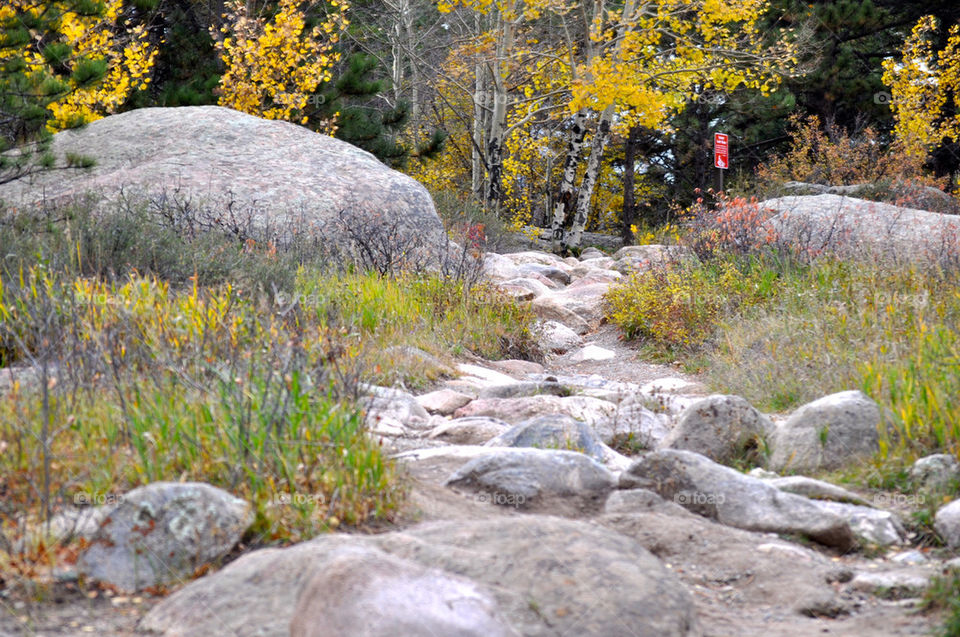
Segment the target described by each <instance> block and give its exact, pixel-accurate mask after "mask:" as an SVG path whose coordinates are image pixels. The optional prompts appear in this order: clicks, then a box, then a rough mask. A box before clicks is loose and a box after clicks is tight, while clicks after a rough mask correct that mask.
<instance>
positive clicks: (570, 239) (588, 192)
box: [560, 0, 637, 252]
mask: <svg viewBox="0 0 960 637" xmlns="http://www.w3.org/2000/svg"><path fill="white" fill-rule="evenodd" d="M602 10H603V6H602V2H601V0H596V2H595V3H594V14H595V15H600V13H599V12H600V11H602ZM636 10H637V4H636V1H635V0H627V2H626V4H625V5H624V7H623V13H622V17H621V22H620V24H619V25H618V27H617V29H616V31H617V32H618V34H619V33H622V32H623V31H624V29H625V28H626V27H627V24H629V23H630V22H632V20H633V17H634V13H635V12H636ZM596 54H597V51H595V50H594V51H590V52H589V55H596ZM619 55H620V45H619V44H617V45H616V46H615V48H614V50H613V51H612V52H611V57H613V58H614V59H616V58H618V57H619ZM614 113H615V106H614V105H613V104H611V105H610V106H607V107H606V108H605V109H603V113H601V114H600V121H599V124H598V126H597V132H596V133H595V134H594V136H593V140H592V142H591V144H590V159H589V160H588V162H587V172H586V173H585V174H584V176H583V180H582V181H581V182H580V191H579V192H578V193H577V212H576V214H575V215H574V218H573V226H572V227H571V228H570V233H569V234H568V235H567V236H566V237H564V239H563V240H562V241H561V242H560V249H561V251H564V252H566V251H567V250H568V249H570V248H579V247H580V241H581V239H582V238H583V231H584V229H585V228H586V225H587V218H588V217H589V215H590V202H591V201H592V200H593V191H594V189H595V188H596V185H597V179H598V177H599V176H600V168H601V166H602V165H603V153H604V150H605V149H606V145H607V140H608V139H609V137H610V125H611V123H612V122H613V116H614Z"/></svg>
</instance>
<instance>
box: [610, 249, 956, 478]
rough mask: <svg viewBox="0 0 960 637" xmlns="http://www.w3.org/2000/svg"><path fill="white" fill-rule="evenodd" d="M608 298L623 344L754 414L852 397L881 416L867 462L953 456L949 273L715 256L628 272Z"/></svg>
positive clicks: (952, 280) (952, 290)
mask: <svg viewBox="0 0 960 637" xmlns="http://www.w3.org/2000/svg"><path fill="white" fill-rule="evenodd" d="M608 299H609V300H610V308H611V309H610V317H611V319H612V320H613V321H614V322H615V323H616V324H618V325H619V326H620V327H621V328H622V329H623V330H624V333H625V334H626V335H627V336H632V337H634V338H637V339H639V341H640V342H641V343H643V345H644V346H645V347H646V348H647V350H648V351H651V350H652V351H653V352H655V353H657V355H659V356H662V357H663V358H669V359H670V360H676V359H678V358H679V359H680V360H681V361H683V362H684V363H685V364H686V365H687V366H688V367H692V368H697V369H698V370H699V371H702V372H703V373H704V376H705V379H706V381H707V382H708V383H709V384H710V385H711V387H712V388H714V389H715V390H717V391H721V392H725V393H733V394H739V395H741V396H743V397H745V398H746V399H747V400H749V401H750V402H751V403H753V404H754V405H755V406H757V407H758V408H759V409H763V410H767V411H775V412H778V411H789V410H792V409H794V408H796V407H798V406H799V405H801V404H803V403H806V402H808V401H811V400H814V399H816V398H819V397H821V396H824V395H826V394H830V393H833V392H837V391H842V390H847V389H862V390H863V391H864V392H865V393H867V394H868V395H870V396H871V397H872V398H873V399H874V400H876V401H877V402H878V403H880V404H881V406H882V407H884V408H886V409H888V410H889V413H890V414H891V415H892V422H893V425H894V435H892V436H890V437H889V438H887V439H885V440H884V441H883V442H882V449H881V452H880V454H879V456H878V461H880V462H884V463H886V461H888V460H889V461H891V462H889V463H888V466H889V468H890V470H895V469H894V468H895V467H902V466H903V465H904V464H905V463H907V462H910V461H912V460H914V459H916V458H917V457H920V456H922V455H926V454H929V453H935V452H944V451H946V452H951V453H960V403H957V401H956V400H955V397H956V396H957V395H958V394H960V374H958V373H957V370H958V369H960V339H958V322H960V275H958V273H956V272H934V271H922V270H919V269H916V268H893V267H886V266H881V265H878V264H870V263H857V264H853V263H844V262H838V261H830V260H826V259H824V260H820V261H818V262H816V263H814V264H810V265H802V264H798V263H796V262H793V261H786V260H780V259H777V258H774V257H772V256H768V257H749V258H743V257H732V256H721V257H719V258H717V259H714V260H711V261H708V262H707V263H706V264H704V265H701V266H697V267H694V268H691V269H688V270H685V271H675V272H652V273H647V274H641V275H634V276H632V277H630V278H629V279H627V280H626V282H624V283H623V284H621V285H619V286H617V287H616V288H614V289H613V290H612V291H611V293H610V294H609V295H608ZM661 326H666V327H661Z"/></svg>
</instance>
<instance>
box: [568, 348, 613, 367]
mask: <svg viewBox="0 0 960 637" xmlns="http://www.w3.org/2000/svg"><path fill="white" fill-rule="evenodd" d="M616 356H617V355H616V353H614V352H613V351H612V350H609V349H607V348H605V347H599V346H597V345H587V346H586V347H584V348H583V349H580V350H577V351H576V352H574V353H573V354H572V355H571V356H570V360H571V361H572V362H574V363H579V362H581V361H606V360H610V359H611V358H616Z"/></svg>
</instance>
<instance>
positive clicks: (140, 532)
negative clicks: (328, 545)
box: [78, 482, 253, 592]
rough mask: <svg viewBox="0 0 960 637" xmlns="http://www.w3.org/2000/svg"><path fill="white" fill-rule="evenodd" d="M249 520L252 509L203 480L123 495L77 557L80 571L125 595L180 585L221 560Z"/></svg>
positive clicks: (155, 486) (151, 486)
mask: <svg viewBox="0 0 960 637" xmlns="http://www.w3.org/2000/svg"><path fill="white" fill-rule="evenodd" d="M252 522H253V511H252V510H251V508H250V505H249V504H248V503H247V502H246V501H244V500H242V499H240V498H236V497H234V496H233V495H231V494H229V493H227V492H226V491H224V490H222V489H218V488H216V487H212V486H210V485H208V484H203V483H201V482H154V483H152V484H148V485H146V486H144V487H140V488H137V489H134V490H133V491H130V492H129V493H126V494H125V495H124V496H123V498H122V499H121V501H120V503H119V504H117V505H116V506H115V507H114V508H113V510H112V511H110V513H109V515H108V516H107V517H106V518H104V520H103V521H102V522H101V523H100V527H99V529H97V532H96V533H95V534H94V535H93V537H92V538H91V539H90V545H89V547H88V548H87V549H86V550H85V551H84V552H83V554H81V556H80V560H79V562H78V567H79V571H80V572H81V573H83V574H84V575H86V576H87V577H89V578H91V579H95V580H98V581H101V582H105V583H107V584H110V585H111V586H114V587H116V588H118V589H120V590H123V591H130V592H133V591H138V590H142V589H144V588H149V587H161V586H169V585H171V584H180V583H182V582H183V581H184V580H187V579H190V578H191V577H192V576H193V574H194V572H195V571H196V570H197V569H198V568H200V567H203V566H207V565H209V564H211V563H215V562H216V561H217V560H219V559H221V558H222V557H224V556H225V555H226V554H227V553H228V552H229V551H230V549H232V548H233V547H234V545H235V544H236V543H237V542H238V541H239V540H240V537H241V536H242V535H243V533H244V531H246V530H247V528H248V527H249V526H250V524H251V523H252Z"/></svg>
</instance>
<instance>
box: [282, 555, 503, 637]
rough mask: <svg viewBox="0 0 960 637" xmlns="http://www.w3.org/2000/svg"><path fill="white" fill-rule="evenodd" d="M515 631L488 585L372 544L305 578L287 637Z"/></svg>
mask: <svg viewBox="0 0 960 637" xmlns="http://www.w3.org/2000/svg"><path fill="white" fill-rule="evenodd" d="M334 635H344V636H346V635H350V636H351V637H394V636H395V635H404V636H405V637H436V636H437V635H449V636H450V637H488V636H489V637H519V634H518V633H517V632H516V631H515V630H513V628H511V627H510V626H509V625H508V624H507V622H506V620H505V619H504V618H503V617H502V616H501V614H500V612H499V610H498V609H497V602H496V600H495V599H494V598H493V595H492V594H491V593H490V591H488V590H487V589H486V588H485V587H483V586H481V585H479V584H477V583H476V582H473V581H470V580H468V579H466V578H463V577H458V576H456V575H453V574H451V573H447V572H445V571H441V570H439V569H433V568H427V567H425V566H422V565H420V564H417V563H416V562H411V561H409V560H404V559H400V558H397V557H393V556H391V555H388V554H386V553H384V552H382V551H379V550H376V549H372V548H360V547H356V548H353V549H349V550H347V549H344V550H341V551H339V552H337V553H335V554H334V555H332V556H331V557H330V559H329V561H327V563H326V565H325V568H324V569H323V570H322V571H320V572H318V573H317V574H316V575H314V576H313V578H312V579H311V580H310V581H309V582H308V583H307V585H306V586H305V587H304V589H303V590H302V592H301V593H300V597H299V599H298V600H297V606H296V608H295V610H294V611H293V621H291V623H290V637H331V636H334Z"/></svg>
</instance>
